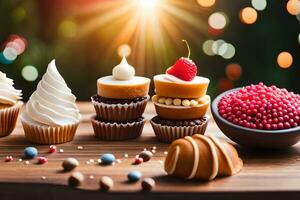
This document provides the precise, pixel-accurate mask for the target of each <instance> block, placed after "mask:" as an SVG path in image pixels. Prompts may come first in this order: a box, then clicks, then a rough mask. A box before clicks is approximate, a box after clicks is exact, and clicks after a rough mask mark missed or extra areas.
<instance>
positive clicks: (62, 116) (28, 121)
mask: <svg viewBox="0 0 300 200" xmlns="http://www.w3.org/2000/svg"><path fill="white" fill-rule="evenodd" d="M80 119H81V115H80V113H79V110H78V108H77V105H76V97H75V96H74V95H73V94H72V92H71V90H70V89H69V88H68V86H67V84H66V82H65V80H64V79H63V77H62V76H61V75H60V74H59V72H58V71H57V68H56V66H55V60H52V61H51V62H50V64H49V65H48V68H47V71H46V73H45V74H44V76H43V78H42V80H41V81H40V82H39V84H38V86H37V89H36V91H35V92H34V93H33V94H32V95H31V97H30V99H29V101H28V102H27V104H26V109H25V111H24V112H23V113H22V114H21V121H22V124H23V128H24V132H25V136H26V138H27V139H28V140H29V141H31V142H33V143H38V144H58V143H65V142H69V141H71V140H72V139H73V137H74V135H75V132H76V129H77V127H78V125H79V121H80Z"/></svg>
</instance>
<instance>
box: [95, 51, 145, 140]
mask: <svg viewBox="0 0 300 200" xmlns="http://www.w3.org/2000/svg"><path fill="white" fill-rule="evenodd" d="M149 86H150V79H148V78H145V77H140V76H135V70H134V68H133V67H132V66H131V65H129V64H128V62H127V60H126V58H125V57H123V59H122V61H121V63H120V64H119V65H117V66H116V67H114V68H113V71H112V75H111V76H105V77H102V78H99V79H98V80H97V90H98V92H97V95H94V96H92V98H91V100H92V103H93V105H94V108H95V110H96V114H97V115H96V116H95V117H93V118H92V124H93V128H94V132H95V136H96V137H98V138H100V139H104V140H125V139H133V138H136V137H138V136H140V135H141V133H142V129H143V127H144V124H145V119H144V118H143V117H142V115H143V113H144V111H145V108H146V105H147V102H148V100H149V98H150V97H149V95H148V92H149Z"/></svg>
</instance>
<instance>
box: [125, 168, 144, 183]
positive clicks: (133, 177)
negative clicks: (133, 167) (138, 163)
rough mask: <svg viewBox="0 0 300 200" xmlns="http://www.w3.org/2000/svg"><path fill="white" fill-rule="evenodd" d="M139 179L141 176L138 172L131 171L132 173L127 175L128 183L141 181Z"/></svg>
mask: <svg viewBox="0 0 300 200" xmlns="http://www.w3.org/2000/svg"><path fill="white" fill-rule="evenodd" d="M141 177H142V174H141V172H139V171H132V172H129V174H128V175H127V178H128V181H129V182H137V181H139V180H140V179H141Z"/></svg>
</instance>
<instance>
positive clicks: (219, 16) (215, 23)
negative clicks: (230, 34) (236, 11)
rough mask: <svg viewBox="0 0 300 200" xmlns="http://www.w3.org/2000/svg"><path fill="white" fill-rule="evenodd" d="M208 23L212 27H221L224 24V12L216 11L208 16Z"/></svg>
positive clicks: (225, 22)
mask: <svg viewBox="0 0 300 200" xmlns="http://www.w3.org/2000/svg"><path fill="white" fill-rule="evenodd" d="M208 24H209V25H210V26H211V27H212V28H214V29H223V28H224V27H225V26H226V24H227V20H226V16H225V14H224V13H221V12H216V13H213V14H211V15H210V16H209V18H208Z"/></svg>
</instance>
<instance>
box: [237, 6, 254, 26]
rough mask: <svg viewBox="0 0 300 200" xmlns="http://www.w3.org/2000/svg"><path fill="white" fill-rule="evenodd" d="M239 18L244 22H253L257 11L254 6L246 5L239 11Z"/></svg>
mask: <svg viewBox="0 0 300 200" xmlns="http://www.w3.org/2000/svg"><path fill="white" fill-rule="evenodd" d="M240 20H241V22H243V23H245V24H253V23H255V22H256V20H257V12H256V10H255V9H254V8H251V7H246V8H244V9H242V10H241V11H240Z"/></svg>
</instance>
